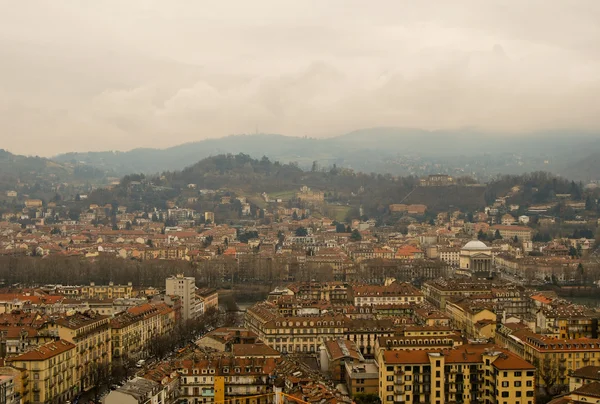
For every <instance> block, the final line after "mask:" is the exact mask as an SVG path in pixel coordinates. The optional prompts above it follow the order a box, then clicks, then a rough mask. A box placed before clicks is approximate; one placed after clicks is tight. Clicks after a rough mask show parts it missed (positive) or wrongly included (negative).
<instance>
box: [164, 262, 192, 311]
mask: <svg viewBox="0 0 600 404" xmlns="http://www.w3.org/2000/svg"><path fill="white" fill-rule="evenodd" d="M166 286H167V292H166V293H167V295H177V296H179V297H181V318H182V320H183V321H187V320H190V319H193V318H195V317H196V315H197V313H196V307H197V302H196V279H195V278H193V277H191V276H187V277H186V276H183V275H181V274H179V275H177V276H171V277H168V278H167V280H166Z"/></svg>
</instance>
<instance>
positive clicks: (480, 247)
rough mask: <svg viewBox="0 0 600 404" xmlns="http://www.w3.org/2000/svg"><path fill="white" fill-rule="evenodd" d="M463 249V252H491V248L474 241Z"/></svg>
mask: <svg viewBox="0 0 600 404" xmlns="http://www.w3.org/2000/svg"><path fill="white" fill-rule="evenodd" d="M462 249H463V250H490V249H491V248H490V247H488V246H487V245H485V243H483V242H481V241H479V240H472V241H469V242H468V243H467V244H465V246H464V247H463V248H462Z"/></svg>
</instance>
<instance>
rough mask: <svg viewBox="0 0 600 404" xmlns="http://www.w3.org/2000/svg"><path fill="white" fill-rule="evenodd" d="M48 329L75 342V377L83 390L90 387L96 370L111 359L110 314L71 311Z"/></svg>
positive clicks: (107, 363)
mask: <svg viewBox="0 0 600 404" xmlns="http://www.w3.org/2000/svg"><path fill="white" fill-rule="evenodd" d="M46 328H47V330H49V331H50V333H51V334H54V335H56V336H58V337H59V338H61V339H63V340H66V341H68V342H70V343H72V344H75V345H76V347H77V351H76V356H75V364H74V370H75V375H74V377H75V380H76V382H77V383H78V386H79V389H80V390H83V391H85V390H89V389H90V388H91V387H93V384H94V380H93V379H94V374H95V372H96V371H97V370H98V369H99V368H101V367H104V368H107V367H108V366H109V365H110V363H111V361H112V355H111V341H110V324H109V317H108V316H101V315H98V314H95V313H93V312H86V313H68V314H67V315H65V316H62V317H59V318H58V319H55V320H54V321H53V322H50V323H48V324H46Z"/></svg>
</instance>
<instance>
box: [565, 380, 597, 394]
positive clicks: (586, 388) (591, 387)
mask: <svg viewBox="0 0 600 404" xmlns="http://www.w3.org/2000/svg"><path fill="white" fill-rule="evenodd" d="M572 393H573V394H579V395H582V396H591V397H600V382H591V383H586V384H584V385H583V386H581V387H580V388H578V389H576V390H573V392H572Z"/></svg>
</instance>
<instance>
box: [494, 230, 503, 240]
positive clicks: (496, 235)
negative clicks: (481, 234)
mask: <svg viewBox="0 0 600 404" xmlns="http://www.w3.org/2000/svg"><path fill="white" fill-rule="evenodd" d="M494 239H495V240H502V235H501V234H500V230H498V229H496V233H494Z"/></svg>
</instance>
